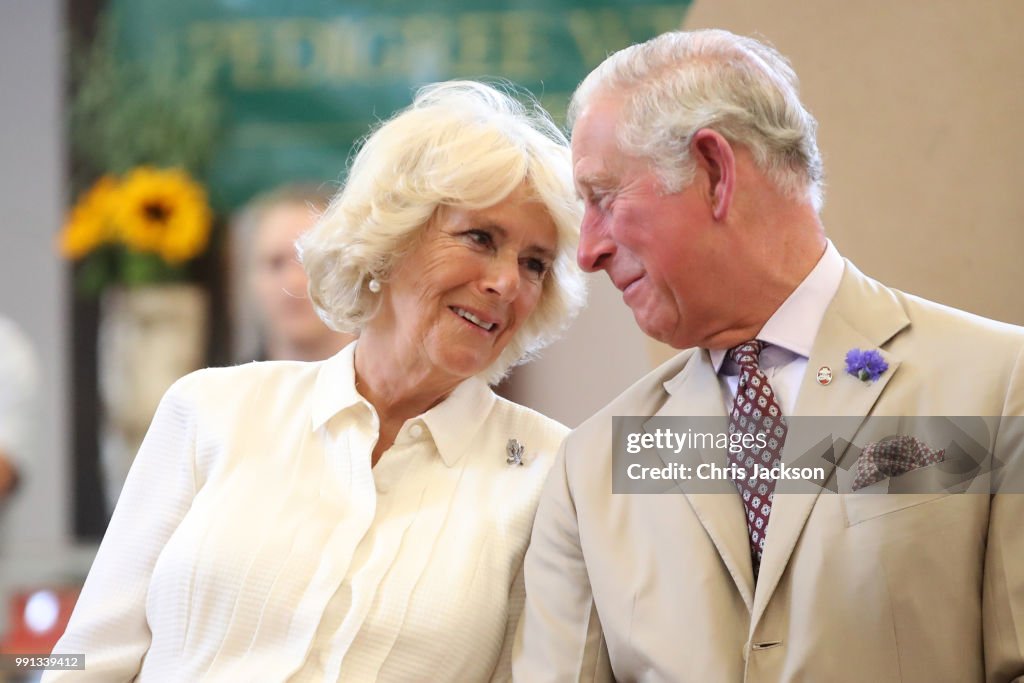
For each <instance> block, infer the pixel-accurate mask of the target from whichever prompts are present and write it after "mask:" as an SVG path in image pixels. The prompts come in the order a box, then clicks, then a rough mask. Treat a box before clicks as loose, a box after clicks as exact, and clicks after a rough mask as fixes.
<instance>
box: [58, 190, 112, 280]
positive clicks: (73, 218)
mask: <svg viewBox="0 0 1024 683" xmlns="http://www.w3.org/2000/svg"><path fill="white" fill-rule="evenodd" d="M117 193H118V183H117V180H116V179H115V178H113V177H112V176H103V177H102V178H100V179H99V180H97V181H96V184H95V185H93V186H92V187H91V188H90V189H89V191H88V192H86V193H85V196H83V197H82V198H81V199H80V200H79V201H78V203H77V204H75V207H74V208H73V209H72V210H71V215H70V216H69V218H68V222H67V223H66V224H65V225H64V229H63V230H61V233H60V236H59V238H58V247H59V248H60V253H61V254H63V255H64V256H65V257H66V258H69V259H72V260H74V261H77V260H79V259H81V258H82V257H84V256H86V255H87V254H90V253H92V251H93V250H95V249H96V248H97V247H99V246H100V245H102V244H105V243H108V242H112V241H113V240H114V239H115V231H114V228H113V222H112V218H113V213H114V207H115V206H116V203H117Z"/></svg>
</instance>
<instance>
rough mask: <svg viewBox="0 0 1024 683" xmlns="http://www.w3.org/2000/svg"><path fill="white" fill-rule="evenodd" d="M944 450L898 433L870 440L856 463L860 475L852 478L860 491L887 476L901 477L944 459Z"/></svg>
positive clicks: (854, 486)
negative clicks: (871, 441) (879, 439)
mask: <svg viewBox="0 0 1024 683" xmlns="http://www.w3.org/2000/svg"><path fill="white" fill-rule="evenodd" d="M945 453H946V451H945V450H944V449H943V450H937V449H934V448H929V447H928V445H927V444H925V443H924V442H922V441H921V440H920V439H917V438H915V437H913V436H897V437H893V438H890V439H883V440H882V441H876V442H874V443H870V444H868V445H867V446H865V447H864V451H863V452H862V453H861V454H860V457H859V458H857V462H856V463H854V467H855V468H856V471H857V476H856V478H855V479H854V480H853V490H854V491H859V490H860V489H862V488H864V487H865V486H871V484H874V483H875V482H879V481H882V480H883V479H886V478H888V477H898V476H900V475H901V474H906V473H907V472H910V471H911V470H916V469H918V468H921V467H924V466H926V465H934V464H935V463H937V462H942V461H943V460H944V459H945Z"/></svg>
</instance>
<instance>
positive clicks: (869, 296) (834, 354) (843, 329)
mask: <svg viewBox="0 0 1024 683" xmlns="http://www.w3.org/2000/svg"><path fill="white" fill-rule="evenodd" d="M909 324H910V321H909V319H908V318H907V316H906V314H905V313H904V311H903V308H902V306H900V304H899V302H898V301H897V300H896V298H895V297H894V296H893V295H892V293H891V292H890V291H889V290H888V289H886V288H885V287H883V286H882V285H880V284H879V283H877V282H875V281H874V280H871V279H870V278H867V277H866V276H864V275H863V274H862V273H861V272H860V271H859V270H857V269H856V268H855V267H854V266H853V264H852V263H850V262H849V261H846V262H845V269H844V271H843V279H842V280H841V282H840V284H839V290H838V291H837V292H836V296H835V298H834V299H833V301H832V303H831V304H830V305H829V307H828V310H827V311H826V312H825V317H824V318H823V319H822V322H821V327H820V328H819V329H818V334H817V336H816V337H815V341H814V346H813V347H812V349H811V355H810V358H809V359H808V362H807V371H806V372H805V373H804V377H803V380H802V381H801V384H800V391H799V393H798V394H797V402H796V408H795V410H794V414H795V415H796V416H815V415H820V416H849V417H850V418H851V419H849V420H842V421H837V422H838V423H839V426H840V427H841V429H840V430H838V431H835V432H834V433H833V436H834V437H835V438H836V443H837V445H838V448H837V449H836V452H834V453H833V457H832V458H831V463H829V462H828V460H818V461H816V462H815V463H814V464H815V465H816V466H819V465H820V466H825V470H826V471H825V480H826V481H828V479H829V477H831V476H832V474H833V470H834V469H835V463H838V462H841V461H842V457H843V453H844V452H845V450H846V447H847V446H848V443H849V441H850V440H852V439H853V437H854V436H855V435H856V433H857V430H858V429H859V428H860V426H861V424H862V423H863V421H864V419H865V418H866V417H867V416H868V414H869V413H871V411H872V409H873V407H874V405H875V403H876V402H877V400H878V398H879V396H881V394H882V392H883V391H884V390H885V387H886V385H888V383H889V381H890V380H891V379H892V377H893V376H894V375H895V374H896V372H897V370H898V369H899V367H900V364H901V362H902V359H901V358H898V357H896V356H893V355H892V354H890V353H887V352H886V351H885V349H883V348H882V346H883V345H884V344H886V343H887V342H888V341H889V340H890V339H892V338H893V337H894V336H895V335H896V334H898V333H899V332H900V331H902V330H903V329H905V328H906V327H907V326H908V325H909ZM854 348H859V349H878V350H879V352H880V353H881V355H882V357H883V358H884V359H885V360H886V362H887V363H888V364H889V369H888V370H887V371H886V373H885V374H884V375H882V376H881V377H879V378H878V380H876V381H874V382H862V381H861V380H859V379H857V378H856V377H853V376H852V375H849V374H847V373H846V360H845V359H846V353H847V352H848V351H849V350H850V349H854ZM823 366H827V367H829V368H831V370H832V375H833V380H832V382H831V383H830V384H828V385H825V386H822V385H820V384H818V382H817V372H818V368H821V367H823ZM783 457H784V459H785V460H786V462H787V464H793V461H792V460H791V458H793V457H794V455H793V454H792V452H791V451H789V450H787V451H786V452H785V454H784V456H783ZM819 494H820V489H819V490H818V491H817V492H815V493H806V494H789V495H779V496H776V497H775V500H774V504H773V506H772V514H771V519H770V521H769V523H768V543H767V545H766V548H765V555H764V558H763V560H762V563H761V571H760V575H759V576H758V585H757V594H756V596H755V600H754V607H753V615H752V617H753V618H752V620H751V629H753V628H755V627H756V625H757V621H758V619H759V618H760V616H761V614H763V613H764V609H765V607H766V606H767V605H768V602H769V601H770V600H771V596H772V594H773V593H774V591H775V588H776V587H777V586H778V583H779V580H780V579H781V577H782V574H783V573H784V572H785V569H786V566H787V564H788V563H789V560H790V557H791V556H792V554H793V550H794V549H795V547H796V544H797V541H798V540H799V538H800V533H801V532H802V531H803V528H804V525H805V524H806V523H807V518H808V517H809V516H810V513H811V509H812V508H813V507H814V503H815V502H816V501H817V498H818V495H819ZM751 632H753V630H752V631H751Z"/></svg>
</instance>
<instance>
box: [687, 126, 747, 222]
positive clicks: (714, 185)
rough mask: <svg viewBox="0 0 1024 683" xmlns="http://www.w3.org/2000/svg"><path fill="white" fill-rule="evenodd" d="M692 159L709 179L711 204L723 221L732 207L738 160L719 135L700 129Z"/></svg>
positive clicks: (692, 143) (691, 145) (693, 145)
mask: <svg viewBox="0 0 1024 683" xmlns="http://www.w3.org/2000/svg"><path fill="white" fill-rule="evenodd" d="M690 157H691V158H692V159H693V160H694V162H696V164H697V167H698V168H701V169H703V170H704V172H705V173H706V174H707V177H708V198H707V199H708V202H709V203H710V206H711V215H712V216H713V217H714V219H715V220H716V221H724V220H725V219H726V218H727V217H728V216H729V209H730V208H731V207H732V193H733V189H734V188H735V185H736V157H735V156H734V155H733V153H732V145H730V144H729V141H728V140H726V139H725V138H724V137H722V135H721V134H720V133H717V132H715V131H713V130H711V129H710V128H701V129H700V130H698V131H697V132H696V133H694V134H693V137H692V138H691V139H690Z"/></svg>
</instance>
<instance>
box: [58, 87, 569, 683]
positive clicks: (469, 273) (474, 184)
mask: <svg viewBox="0 0 1024 683" xmlns="http://www.w3.org/2000/svg"><path fill="white" fill-rule="evenodd" d="M578 219H579V214H578V208H577V203H576V201H575V199H574V191H573V186H572V180H571V169H570V161H569V152H568V150H567V145H566V141H565V139H564V137H563V136H562V135H561V134H560V133H559V132H558V129H557V128H556V127H555V126H554V125H553V124H552V123H551V121H550V120H549V119H548V118H547V117H546V116H545V115H544V114H543V113H542V112H541V111H539V110H530V109H527V108H524V107H522V106H521V105H519V104H518V103H516V101H515V100H513V99H511V98H509V97H508V96H506V95H504V94H502V93H500V92H498V91H496V90H494V89H492V88H490V87H488V86H484V85H481V84H477V83H469V82H454V83H446V84H440V85H435V86H432V87H428V88H425V89H424V90H422V91H421V92H420V93H419V94H418V96H417V97H416V100H415V102H414V103H413V104H412V105H411V106H410V107H409V108H408V109H407V110H405V111H403V112H402V113H400V114H398V115H397V116H395V117H394V118H393V119H391V120H390V121H388V122H387V123H385V124H384V125H382V126H381V127H380V128H379V129H378V130H377V131H376V132H375V133H374V134H373V135H372V136H371V137H370V138H369V139H368V140H367V141H366V143H365V144H364V145H363V147H362V149H361V151H360V152H359V154H358V156H357V157H356V159H355V161H354V163H353V165H352V168H351V171H350V173H349V177H348V180H347V183H346V184H345V187H344V188H343V190H342V191H341V193H340V194H339V195H338V196H337V197H336V198H335V200H334V201H333V203H332V204H331V206H330V207H329V208H328V210H327V211H326V213H325V215H324V216H323V217H322V218H321V220H320V221H319V223H318V224H317V226H316V227H315V228H314V229H313V230H312V231H311V232H310V233H309V234H307V235H306V236H305V237H304V238H303V239H302V240H301V241H300V251H301V257H302V261H303V264H304V266H305V268H306V270H307V272H308V274H309V279H310V294H311V296H312V299H313V302H314V304H315V305H316V306H317V308H318V310H319V311H320V314H321V315H322V316H323V317H324V319H325V320H327V321H328V322H329V324H330V325H332V326H333V327H335V328H338V329H340V330H346V331H358V332H359V334H360V337H359V340H358V341H357V342H355V343H353V344H350V345H349V346H347V347H345V348H344V349H343V350H342V351H341V352H339V353H338V354H337V355H336V356H334V357H332V358H331V359H329V360H327V361H323V362H320V363H300V362H268V363H254V364H249V365H245V366H240V367H235V368H224V369H212V370H204V371H201V372H198V373H194V374H192V375H189V376H187V377H185V378H184V379H182V380H180V381H179V382H178V383H177V384H176V385H175V386H174V387H173V388H172V389H171V390H170V391H169V392H168V393H167V395H166V397H165V398H164V400H163V402H162V404H161V407H160V409H159V411H158V414H157V416H156V417H155V418H154V421H153V425H152V427H151V428H150V432H149V434H148V436H147V437H146V440H145V443H144V444H143V447H142V449H141V451H140V453H139V456H138V458H137V460H136V462H135V465H134V467H133V468H132V471H131V474H130V476H129V479H128V482H127V484H126V486H125V491H124V493H123V494H122V496H121V500H120V502H119V503H118V507H117V511H116V512H115V514H114V518H113V520H112V522H111V525H110V528H109V530H108V532H107V536H106V538H105V539H104V541H103V544H102V546H101V548H100V551H99V554H98V555H97V558H96V562H95V564H94V565H93V568H92V571H91V572H90V575H89V578H88V580H87V581H86V584H85V588H84V589H83V592H82V596H81V599H80V602H79V604H78V606H77V608H76V610H75V614H74V616H73V617H72V620H71V623H70V625H69V627H68V630H67V633H66V634H65V636H64V638H63V639H62V640H61V642H60V643H59V644H58V647H57V649H56V652H58V653H76V652H77V653H84V654H85V663H86V670H85V672H84V676H82V674H83V672H77V675H74V674H72V675H71V676H69V678H72V680H86V679H88V680H97V681H116V680H129V679H132V678H133V677H134V676H137V675H138V676H140V678H141V679H142V680H143V681H147V680H154V681H156V680H167V681H199V680H202V681H231V682H232V683H234V682H236V681H286V680H287V681H322V680H330V681H369V680H385V681H411V680H429V681H459V682H460V683H461V682H464V681H486V680H492V679H507V678H508V677H509V673H508V660H509V655H510V650H511V641H512V634H513V632H514V630H515V625H516V621H517V619H518V615H519V611H520V606H521V601H522V578H521V575H520V572H521V568H522V560H523V554H524V552H525V550H526V544H527V540H528V536H529V533H530V528H531V524H532V521H533V516H534V510H535V506H536V503H537V498H538V495H539V491H540V487H541V484H542V482H543V480H544V478H545V474H546V472H547V470H548V467H549V465H550V463H551V461H552V458H553V457H554V454H555V451H556V450H557V448H558V446H559V444H560V442H561V440H562V437H563V436H564V434H565V431H566V430H565V428H564V427H563V426H562V425H560V424H558V423H556V422H554V421H552V420H550V419H548V418H545V417H543V416H541V415H538V414H537V413H535V412H532V411H531V410H528V409H527V408H524V407H522V406H518V405H515V404H513V403H510V402H508V401H506V400H504V399H501V398H499V397H497V396H495V394H494V393H492V391H491V390H490V388H489V387H488V383H494V382H496V381H498V380H499V379H500V378H501V377H502V376H503V375H504V374H505V373H506V371H507V370H508V368H509V367H510V366H512V365H513V364H515V363H516V362H518V361H520V360H522V359H524V358H527V357H528V356H529V355H530V354H531V353H533V352H535V351H536V350H537V349H539V348H540V347H541V346H543V345H544V344H545V343H547V342H548V341H550V340H551V339H552V338H553V337H554V336H556V335H557V333H558V332H559V331H560V330H561V329H562V328H563V327H564V326H565V325H566V324H567V322H568V321H569V320H570V319H571V317H572V316H573V315H574V314H575V313H576V312H577V311H578V309H579V308H580V306H581V305H582V302H583V284H582V282H583V281H582V276H581V275H580V274H579V273H578V271H577V270H576V269H575V265H574V258H573V251H574V245H575V242H576V239H577V225H578ZM60 677H61V675H60V674H56V673H51V674H50V677H49V678H47V679H46V680H57V679H59V678H60Z"/></svg>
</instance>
